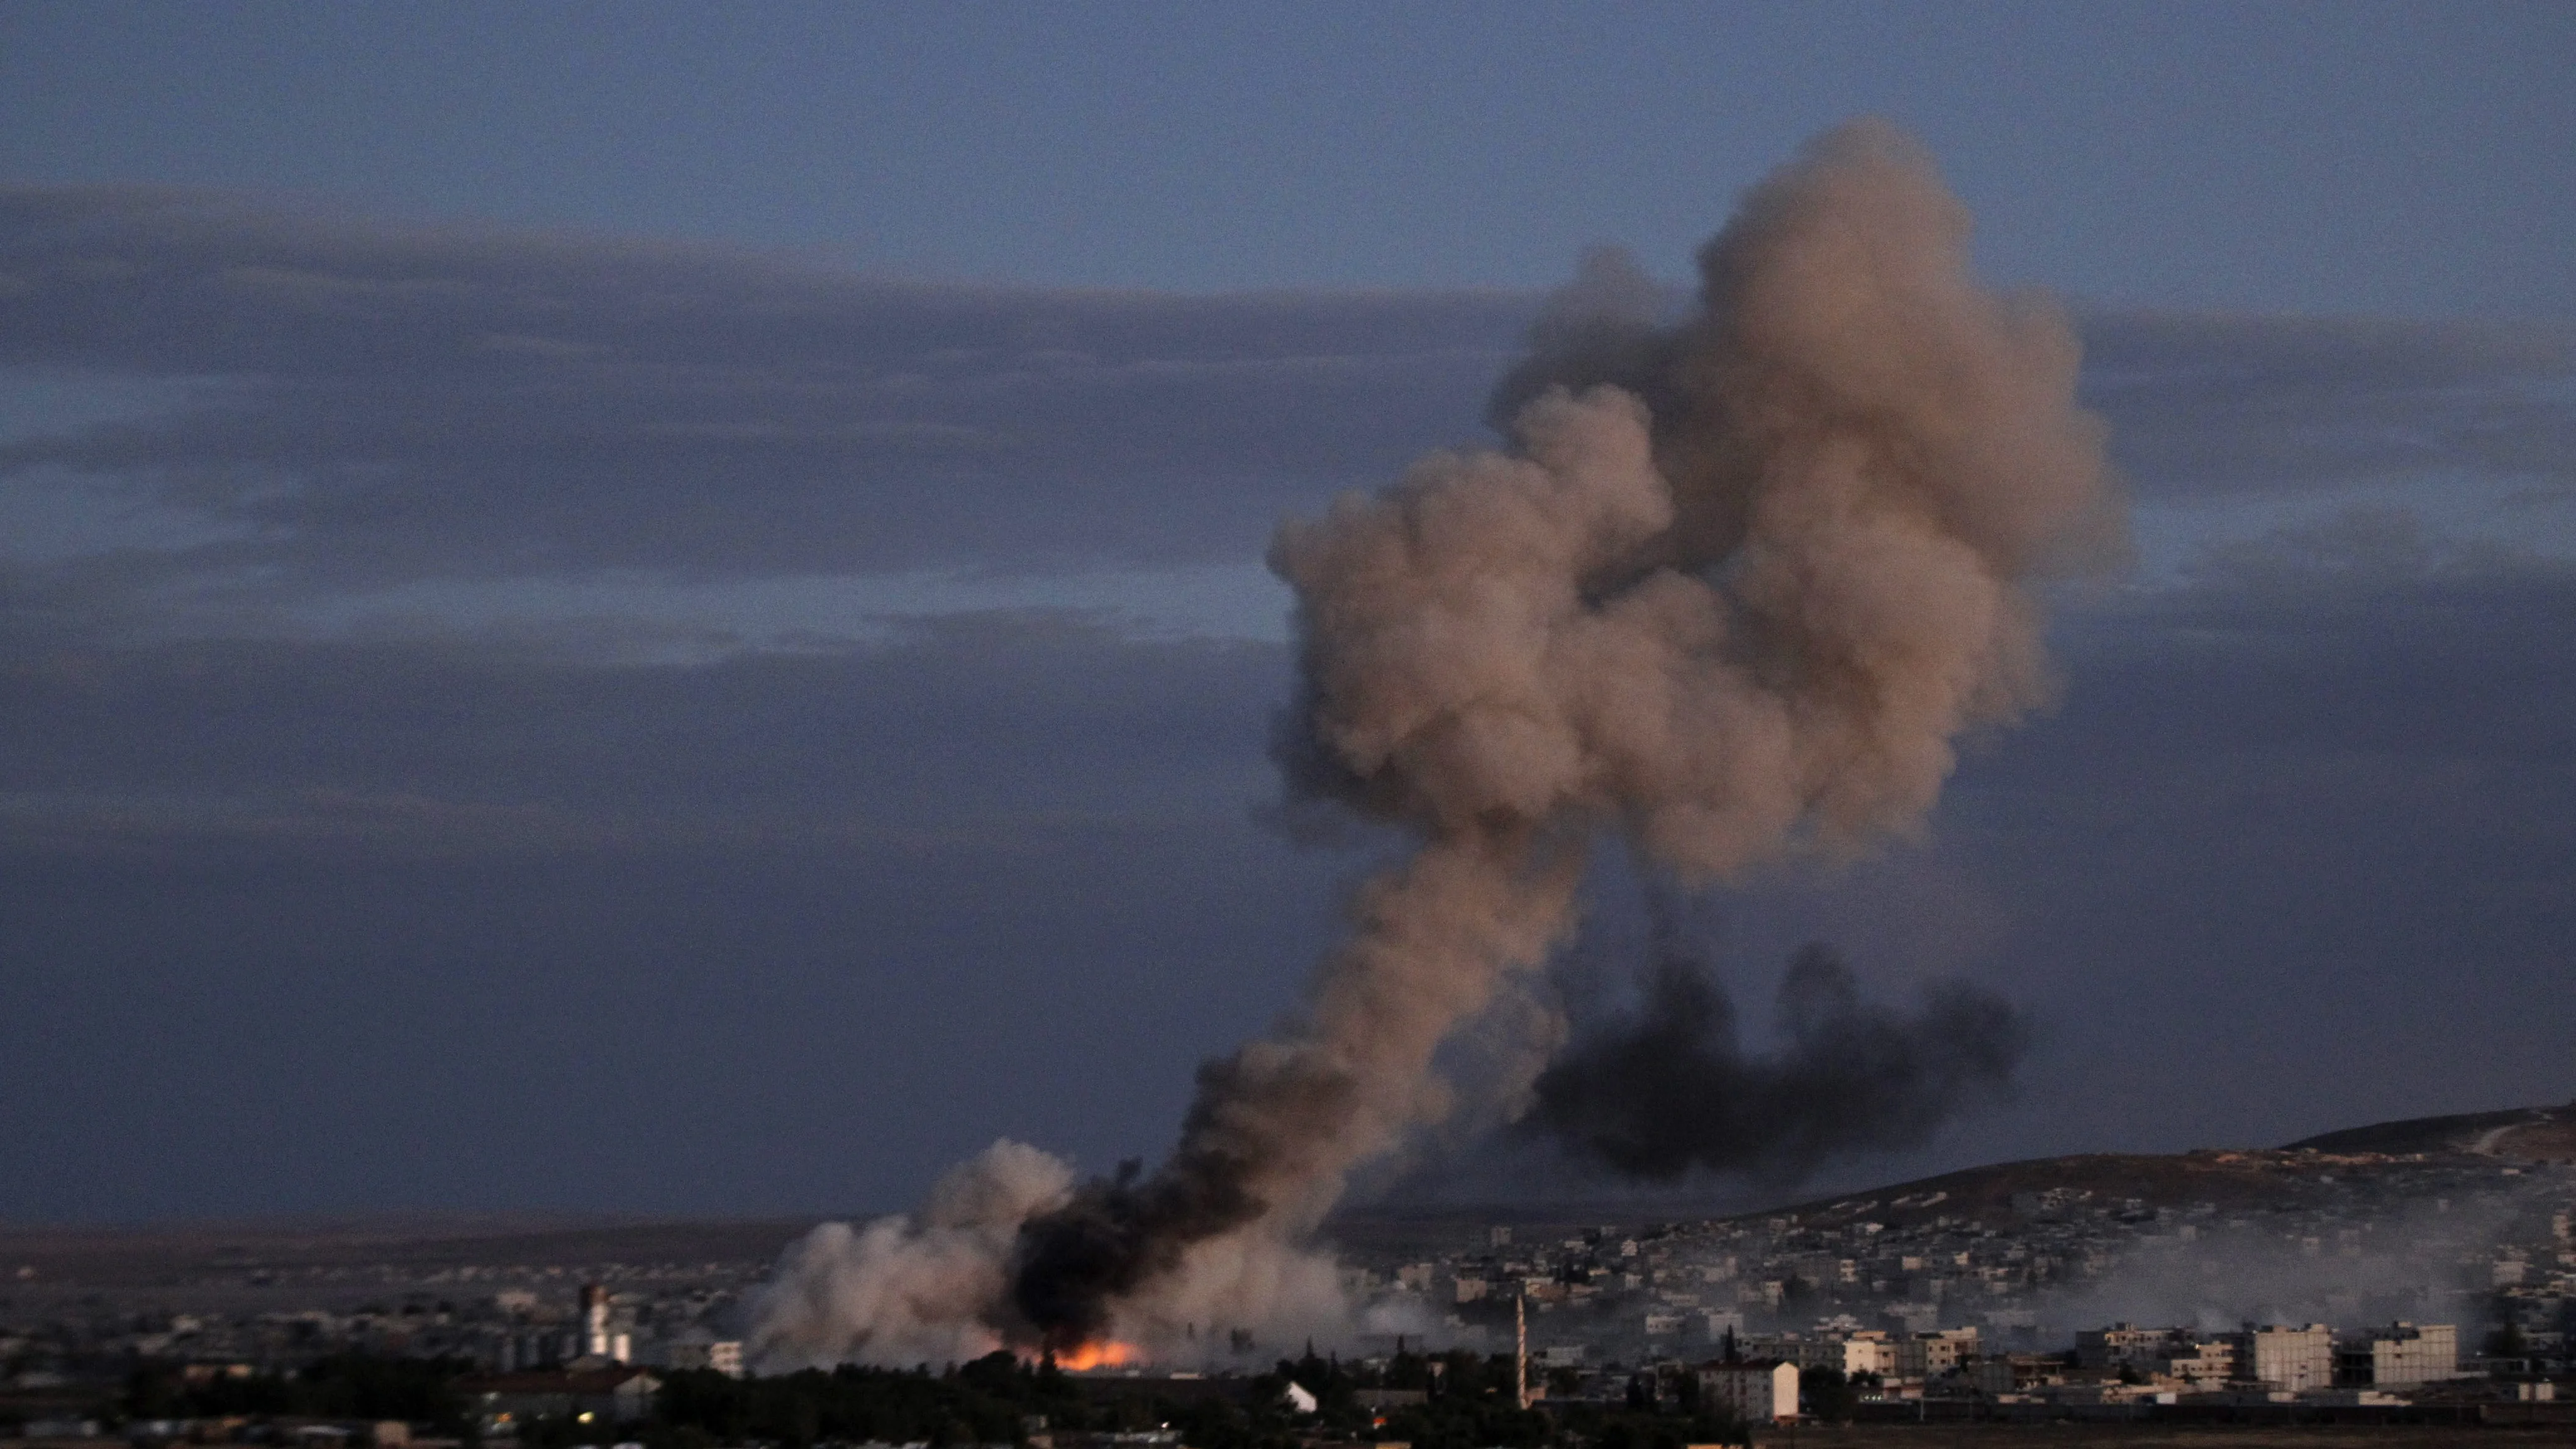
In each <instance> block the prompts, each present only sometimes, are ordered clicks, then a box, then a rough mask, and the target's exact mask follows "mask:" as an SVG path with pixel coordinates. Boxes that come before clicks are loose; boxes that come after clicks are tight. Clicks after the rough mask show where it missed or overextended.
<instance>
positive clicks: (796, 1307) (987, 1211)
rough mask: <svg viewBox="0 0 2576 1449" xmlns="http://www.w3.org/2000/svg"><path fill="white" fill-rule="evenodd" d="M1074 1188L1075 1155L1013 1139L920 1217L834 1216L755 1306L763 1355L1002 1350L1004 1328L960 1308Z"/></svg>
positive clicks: (835, 1359)
mask: <svg viewBox="0 0 2576 1449" xmlns="http://www.w3.org/2000/svg"><path fill="white" fill-rule="evenodd" d="M1072 1190H1073V1168H1072V1166H1071V1164H1069V1163H1067V1162H1065V1161H1064V1160H1063V1159H1062V1158H1059V1157H1056V1156H1054V1155H1053V1154H1051V1153H1047V1152H1042V1151H1040V1150H1039V1149H1037V1148H1035V1147H1031V1146H1029V1145H1027V1144H1026V1143H1022V1142H1012V1141H1010V1140H1008V1139H1004V1140H1002V1141H998V1142H995V1143H994V1144H993V1145H992V1146H990V1147H987V1148H985V1149H984V1150H983V1151H982V1152H979V1153H977V1154H976V1155H975V1156H973V1157H970V1158H968V1159H967V1160H966V1161H964V1162H961V1163H959V1164H958V1165H957V1166H955V1167H952V1168H950V1169H949V1170H948V1171H947V1172H946V1173H945V1174H944V1175H942V1176H941V1177H940V1179H939V1181H938V1182H937V1183H936V1184H935V1185H933V1186H932V1188H931V1189H930V1197H929V1200H928V1201H926V1202H924V1203H923V1204H922V1208H921V1212H920V1215H919V1216H918V1217H917V1218H913V1217H905V1216H901V1215H897V1216H893V1217H884V1218H879V1219H877V1220H876V1221H875V1222H872V1223H869V1224H868V1225H866V1226H865V1227H862V1228H853V1227H851V1226H850V1225H849V1224H848V1223H824V1224H823V1225H821V1226H819V1227H817V1228H815V1229H814V1231H812V1232H811V1233H808V1234H807V1235H806V1236H805V1237H804V1238H803V1239H801V1240H799V1241H798V1242H797V1243H796V1244H795V1245H794V1246H792V1247H790V1248H789V1249H788V1250H787V1254H786V1256H785V1257H784V1258H783V1259H782V1260H781V1261H780V1263H779V1265H778V1271H777V1273H776V1274H775V1275H773V1276H772V1278H771V1280H770V1284H769V1287H768V1288H767V1289H766V1290H764V1291H763V1292H762V1294H761V1295H760V1297H759V1298H758V1299H757V1300H756V1301H755V1302H754V1303H753V1305H752V1318H753V1321H754V1323H755V1325H756V1327H755V1329H754V1332H753V1336H752V1342H751V1345H750V1348H751V1354H752V1357H753V1359H754V1360H755V1361H756V1362H758V1363H759V1364H760V1365H761V1367H763V1368H764V1369H768V1370H771V1371H775V1372H785V1371H787V1370H791V1369H799V1368H810V1367H817V1366H827V1365H831V1364H838V1363H852V1362H862V1363H886V1364H911V1363H953V1362H962V1361H964V1360H966V1359H971V1358H979V1357H981V1356H983V1355H984V1354H988V1353H991V1352H992V1351H993V1350H994V1349H996V1348H999V1347H1001V1337H1000V1335H998V1334H996V1333H995V1332H994V1331H993V1330H992V1329H991V1328H990V1327H988V1326H986V1325H985V1324H984V1322H983V1321H982V1320H981V1319H979V1318H977V1317H975V1316H974V1315H973V1314H971V1313H966V1314H961V1313H959V1312H958V1305H959V1304H961V1303H964V1304H974V1303H983V1302H989V1301H991V1300H992V1299H993V1298H994V1297H995V1296H997V1295H998V1294H1000V1292H1001V1291H1002V1288H1003V1286H1004V1281H1005V1275H1006V1274H1007V1272H1008V1269H1009V1263H1010V1255H1011V1245H1012V1244H1013V1243H1014V1242H1015V1241H1016V1240H1017V1239H1018V1237H1019V1232H1020V1225H1021V1224H1022V1223H1025V1222H1027V1221H1028V1220H1029V1218H1030V1217H1031V1216H1033V1215H1035V1214H1037V1213H1040V1212H1044V1211H1046V1210H1048V1209H1050V1208H1055V1207H1060V1206H1062V1205H1063V1203H1064V1201H1065V1199H1066V1198H1067V1197H1068V1196H1070V1195H1071V1193H1072Z"/></svg>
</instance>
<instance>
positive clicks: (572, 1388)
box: [456, 1368, 662, 1434]
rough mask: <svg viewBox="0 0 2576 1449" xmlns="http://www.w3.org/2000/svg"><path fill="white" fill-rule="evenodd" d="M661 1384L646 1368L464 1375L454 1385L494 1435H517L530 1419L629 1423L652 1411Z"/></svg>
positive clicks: (489, 1432)
mask: <svg viewBox="0 0 2576 1449" xmlns="http://www.w3.org/2000/svg"><path fill="white" fill-rule="evenodd" d="M661 1387H662V1381H661V1380H660V1379H657V1378H655V1377H653V1376H652V1375H651V1374H648V1373H646V1372H644V1371H643V1370H642V1369H632V1368H607V1369H593V1370H589V1371H586V1372H579V1373H533V1374H501V1375H498V1376H495V1377H492V1378H479V1379H465V1380H462V1381H460V1382H459V1383H458V1384H457V1386H456V1389H457V1392H458V1393H459V1394H461V1395H463V1396H464V1399H465V1402H466V1406H467V1407H468V1408H469V1409H471V1410H472V1411H473V1412H474V1414H475V1415H476V1416H477V1417H478V1418H479V1419H480V1420H481V1422H482V1425H483V1429H484V1432H485V1433H486V1434H491V1433H496V1432H497V1433H515V1432H517V1426H519V1425H520V1424H523V1423H526V1422H527V1421H528V1420H530V1419H568V1420H571V1421H572V1422H574V1423H580V1424H589V1423H596V1422H600V1421H602V1420H605V1421H606V1422H609V1423H612V1424H624V1423H630V1422H633V1421H634V1420H637V1419H642V1418H645V1417H647V1416H649V1415H650V1414H651V1413H652V1412H653V1395H654V1394H655V1392H657V1391H658V1390H660V1388H661Z"/></svg>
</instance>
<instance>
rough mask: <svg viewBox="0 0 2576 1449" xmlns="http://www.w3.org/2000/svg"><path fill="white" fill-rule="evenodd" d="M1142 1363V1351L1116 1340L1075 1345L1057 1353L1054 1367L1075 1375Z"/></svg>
mask: <svg viewBox="0 0 2576 1449" xmlns="http://www.w3.org/2000/svg"><path fill="white" fill-rule="evenodd" d="M1144 1361H1145V1351H1144V1350H1143V1349H1140V1348H1138V1347H1136V1345H1134V1344H1132V1343H1120V1342H1118V1341H1117V1340H1116V1339H1102V1340H1099V1341H1098V1342H1094V1343H1077V1344H1075V1345H1074V1346H1073V1347H1071V1348H1069V1349H1064V1350H1061V1351H1059V1352H1058V1353H1057V1354H1056V1356H1055V1364H1056V1367H1058V1368H1060V1369H1063V1370H1065V1371H1066V1372H1068V1373H1077V1374H1082V1373H1089V1372H1091V1371H1092V1370H1093V1369H1105V1368H1125V1367H1127V1366H1128V1365H1129V1364H1134V1363H1143V1362H1144Z"/></svg>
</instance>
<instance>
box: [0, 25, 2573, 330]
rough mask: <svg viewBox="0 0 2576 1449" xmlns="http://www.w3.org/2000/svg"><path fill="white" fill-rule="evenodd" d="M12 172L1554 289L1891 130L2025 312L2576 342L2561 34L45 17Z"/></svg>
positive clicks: (435, 214) (972, 274) (952, 263)
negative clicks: (1863, 120) (2271, 316)
mask: <svg viewBox="0 0 2576 1449" xmlns="http://www.w3.org/2000/svg"><path fill="white" fill-rule="evenodd" d="M0 25H5V26H6V30H5V32H0V33H5V36H6V44H5V45H0V97H5V99H0V122H5V124H0V138H5V139H0V170H5V172H6V173H7V174H10V175H13V176H15V177H17V178H19V179H23V180H43V181H108V182H120V183H123V182H144V181H149V182H162V183H168V184H173V185H189V186H213V187H227V188H247V189H253V190H261V191H272V192H291V193H299V194H304V195H312V196H325V197H331V198H335V199H338V200H340V201H341V202H343V203H345V204H348V205H351V206H354V207H357V208H360V209H363V210H366V211H369V212H372V213H381V214H389V215H394V216H407V217H415V218H436V219H446V218H479V219H483V220H488V221H493V222H504V223H510V224H514V225H533V226H546V227H572V228H581V229H586V230H593V231H600V232H608V233H615V234H621V235H641V236H655V237H674V238H696V239H707V240H721V241H726V242H733V243H740V244H745V245H750V246H761V247H785V248H793V249H797V250H801V251H808V252H811V253H814V254H817V255H819V256H821V257H826V258H829V259H831V260H833V261H835V262H840V263H845V264H848V265H853V266H857V267H861V268H866V269H872V270H884V271H889V272H893V273H898V274H902V275H907V276H916V277H949V278H972V279H980V280H999V281H1014V282H1030V283H1049V284H1067V285H1080V286H1112V287H1146V288H1153V289H1157V290H1165V289H1184V290H1202V289H1216V288H1245V287H1256V288H1257V287H1304V286H1360V287H1423V286H1432V287H1458V286H1467V287H1483V286H1493V287H1532V286H1543V285H1548V284H1551V283H1553V282H1554V281H1555V280H1557V279H1558V278H1559V277H1561V276H1562V275H1563V274H1564V273H1565V271H1566V270H1567V268H1568V266H1569V263H1570V259H1571V258H1572V256H1573V255H1574V254H1575V252H1576V251H1577V250H1578V249H1579V248H1581V247H1582V246H1584V245H1586V244H1589V243H1592V242H1597V241H1610V242H1616V243H1619V244H1622V245H1625V246H1627V247H1629V248H1631V249H1633V250H1634V251H1636V252H1637V253H1638V255H1639V256H1640V257H1641V258H1642V259H1644V261H1645V262H1646V263H1647V264H1648V266H1649V267H1650V268H1651V269H1652V270H1654V271H1656V272H1658V273H1660V274H1663V275H1668V276H1675V277H1678V276H1680V275H1682V274H1683V273H1684V272H1685V270H1686V267H1687V263H1688V259H1689V254H1690V251H1691V249H1692V248H1693V247H1695V246H1696V245H1697V244H1698V243H1699V241H1701V240H1702V239H1703V238H1705V236H1706V235H1707V233H1708V231H1709V230H1710V227H1711V215H1712V212H1713V211H1715V210H1717V209H1720V208H1722V207H1723V205H1724V204H1725V202H1726V201H1727V200H1728V199H1729V198H1730V197H1731V196H1732V195H1733V194H1734V192H1735V191H1736V190H1737V189H1739V188H1740V187H1742V186H1744V185H1745V184H1746V183H1748V182H1749V181H1751V180H1752V179H1754V178H1755V177H1756V176H1758V175H1760V174H1761V173H1763V172H1764V171H1766V170H1768V169H1769V168H1770V167H1771V166H1773V165H1775V164H1776V163H1777V162H1778V160H1779V158H1780V157H1781V155H1782V154H1783V152H1784V151H1785V150H1786V149H1787V148H1788V147H1789V146H1792V145H1794V144H1795V143H1796V141H1797V140H1798V139H1800V138H1802V137H1804V136H1807V135H1809V134H1812V133H1814V132H1816V131H1819V130H1822V129H1823V128H1824V127H1826V126H1829V125H1831V124H1833V123H1834V122H1836V121H1839V120H1842V119H1844V118H1846V117H1849V116H1852V115H1855V114H1860V113H1874V114H1879V115H1883V116H1886V117H1888V118H1889V119H1891V120H1894V121H1896V122H1898V123H1900V124H1902V125H1904V126H1905V127H1907V128H1908V129H1910V130H1912V131H1914V132H1915V133H1917V134H1918V135H1920V136H1922V137H1923V138H1924V139H1925V140H1926V141H1928V142H1929V143H1930V144H1931V145H1932V146H1933V148H1934V150H1935V151H1936V152H1937V153H1938V154H1939V155H1940V156H1941V157H1942V159H1943V163H1944V165H1945V167H1946V168H1947V170H1948V171H1949V173H1950V175H1951V177H1952V180H1953V183H1954V184H1955V185H1956V186H1957V187H1958V188H1959V190H1960V191H1961V193H1962V194H1963V195H1965V196H1966V197H1967V198H1968V199H1969V200H1970V202H1971V203H1972V204H1973V205H1974V206H1975V207H1976V209H1977V211H1978V214H1979V216H1980V218H1981V222H1982V228H1983V231H1982V235H1983V257H1984V260H1985V263H1986V265H1987V267H1988V268H1989V270H1990V271H1991V273H1992V274H1993V275H1994V276H1996V277H1997V278H1998V279H2000V280H2004V281H2010V282H2028V283H2035V284H2041V285H2046V286H2050V287H2054V288H2057V289H2060V290H2062V291H2065V292H2068V293H2071V294H2073V295H2076V296H2078V297H2082V298H2086V299H2090V300H2095V301H2099V302H2102V303H2105V304H2116V305H2145V306H2159V307H2183V308H2230V309H2237V308H2250V309H2256V310H2278V311H2335V312H2367V313H2376V314H2397V315H2411V316H2421V315H2456V314H2474V315H2489V316H2493V315H2506V316H2522V315H2530V314H2535V313H2538V314H2546V315H2552V316H2560V317H2564V316H2567V315H2569V313H2570V312H2571V310H2576V282H2571V280H2570V277H2569V268H2568V267H2567V266H2566V265H2565V250H2564V238H2565V237H2566V236H2567V235H2568V234H2569V231H2570V229H2571V227H2576V190H2571V182H2570V180H2569V176H2568V168H2567V166H2566V164H2565V159H2564V153H2565V150H2566V144H2565V143H2566V141H2567V138H2568V137H2569V136H2570V135H2571V134H2576V101H2571V100H2570V98H2569V96H2568V94H2567V89H2566V86H2565V85H2564V79H2565V74H2566V64H2567V61H2568V59H2569V57H2570V56H2571V54H2576V16H2571V15H2569V13H2568V12H2567V10H2566V8H2565V7H2564V6H2558V5H2549V4H2470V5H2458V4H2421V5H2392V4H2371V3H2355V4H2345V5H2335V6H2326V7H2316V6H2290V5H2266V6H2248V5H2222V4H2188V3H2184V4H2128V5H2123V4H2099V5H1993V4H1959V5H1943V6H1923V5H1908V4H1889V5H1615V4H1614V5H1509V4H1506V5H1440V4H1423V5H1405V6H1384V5H1366V4H1349V5H1332V4H1311V5H1306V4H1301V5H1240V6H1234V5H1229V6H1192V5H1144V4H1118V3H1112V4H1104V5H1085V6H1078V7H1075V6H1041V5H980V6H928V5H920V6H901V5H888V6H844V5H798V4H765V5H757V6H750V7H724V8H718V9H709V8H707V7H703V6H694V5H671V4H650V3H645V4H601V3H573V4H564V5H553V6H543V7H525V6H516V5H493V4H472V3H468V4H458V5H448V6H430V5H384V6H341V5H297V4H275V5H255V6H238V5H214V6H150V5H119V4H42V3H25V0H20V3H13V4H12V5H10V6H8V7H7V8H6V10H5V12H0Z"/></svg>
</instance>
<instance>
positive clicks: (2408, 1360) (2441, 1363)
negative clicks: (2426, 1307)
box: [2335, 1322, 2460, 1389]
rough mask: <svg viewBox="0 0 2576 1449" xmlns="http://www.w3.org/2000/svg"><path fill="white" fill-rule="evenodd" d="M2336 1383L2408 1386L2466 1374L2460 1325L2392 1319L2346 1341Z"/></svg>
mask: <svg viewBox="0 0 2576 1449" xmlns="http://www.w3.org/2000/svg"><path fill="white" fill-rule="evenodd" d="M2335 1369H2336V1375H2335V1377H2336V1381H2337V1382H2338V1383H2339V1384H2341V1385H2343V1386H2344V1387H2347V1388H2377V1389H2391V1388H2398V1389H2402V1388H2408V1387H2411V1386H2413V1385H2416V1384H2429V1383H2434V1382H2437V1381H2439V1380H2442V1379H2455V1378H2458V1377H2459V1376H2460V1336H2459V1329H2458V1328H2457V1327H2456V1326H2454V1325H2452V1324H2448V1323H2405V1322H2399V1323H2392V1324H2390V1325H2388V1327H2386V1328H2384V1329H2373V1330H2371V1331H2370V1332H2368V1333H2367V1334H2358V1335H2355V1336H2354V1337H2352V1338H2349V1339H2346V1340H2344V1343H2343V1345H2342V1347H2341V1349H2340V1350H2339V1351H2338V1352H2337V1354H2336V1364H2335Z"/></svg>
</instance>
